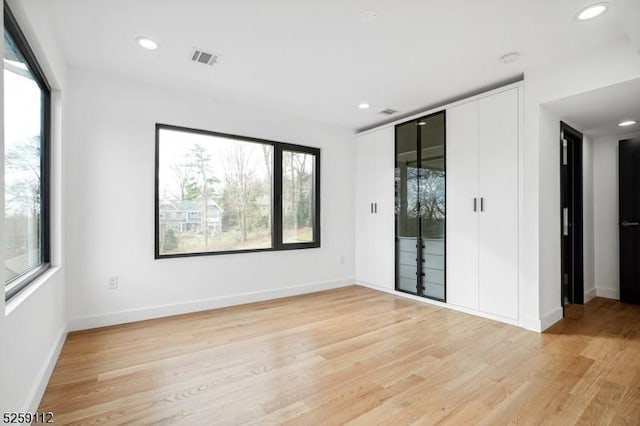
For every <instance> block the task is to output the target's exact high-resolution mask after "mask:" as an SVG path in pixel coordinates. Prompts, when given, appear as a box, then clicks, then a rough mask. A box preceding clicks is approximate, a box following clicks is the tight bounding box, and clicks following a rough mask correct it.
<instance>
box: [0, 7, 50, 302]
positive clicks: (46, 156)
mask: <svg viewBox="0 0 640 426" xmlns="http://www.w3.org/2000/svg"><path fill="white" fill-rule="evenodd" d="M3 4H4V31H7V32H8V33H9V35H10V36H11V38H12V39H13V41H14V43H15V44H16V47H17V48H18V50H19V51H20V53H21V54H22V56H23V57H24V59H25V61H26V62H27V66H28V67H29V71H30V72H31V74H32V75H33V77H34V79H35V82H36V83H37V84H38V87H39V88H40V90H41V93H42V111H41V120H40V122H41V132H40V170H41V174H40V221H41V224H40V226H41V234H40V250H41V251H40V255H41V259H40V264H39V265H38V266H36V267H34V268H31V269H29V270H27V271H25V272H23V273H22V274H21V275H19V276H17V277H15V278H14V279H12V280H11V281H8V282H5V283H4V289H5V301H8V300H9V299H11V298H12V297H14V296H15V295H16V294H18V293H19V292H20V291H21V290H23V289H24V288H26V287H27V286H28V285H29V284H30V283H32V282H33V281H34V280H36V279H37V278H38V277H40V276H41V275H42V274H43V273H44V272H45V271H46V270H48V269H49V268H50V267H51V263H50V256H51V188H50V184H51V86H50V85H49V82H48V81H47V78H46V76H45V74H44V72H43V71H42V68H41V67H40V64H39V62H38V59H37V58H36V55H35V53H34V52H33V50H32V49H31V46H30V45H29V42H28V41H27V38H26V37H25V35H24V33H23V32H22V29H21V28H20V24H19V23H18V21H17V19H16V17H15V15H14V14H13V12H11V9H10V8H9V5H8V4H7V2H6V1H5V2H3ZM3 37H4V35H3ZM3 78H4V77H3ZM3 209H4V206H3ZM5 261H6V259H5Z"/></svg>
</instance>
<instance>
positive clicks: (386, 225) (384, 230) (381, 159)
mask: <svg viewBox="0 0 640 426" xmlns="http://www.w3.org/2000/svg"><path fill="white" fill-rule="evenodd" d="M374 143H375V167H374V169H375V172H374V173H375V178H374V188H373V193H374V197H373V201H374V203H375V213H374V215H373V217H374V220H373V226H374V228H375V229H374V235H375V241H374V242H373V244H374V246H375V252H376V254H375V267H376V278H375V280H376V282H375V285H377V286H379V287H384V288H387V289H393V288H395V225H394V221H395V211H394V204H395V180H394V176H395V128H394V127H388V128H386V129H382V130H380V131H378V132H376V133H374Z"/></svg>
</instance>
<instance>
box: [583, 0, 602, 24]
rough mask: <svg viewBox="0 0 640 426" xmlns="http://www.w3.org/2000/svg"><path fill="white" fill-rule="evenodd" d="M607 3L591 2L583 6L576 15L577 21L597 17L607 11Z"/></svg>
mask: <svg viewBox="0 0 640 426" xmlns="http://www.w3.org/2000/svg"><path fill="white" fill-rule="evenodd" d="M607 7H608V4H607V3H606V2H602V3H596V4H592V5H590V6H587V7H585V8H584V9H582V10H581V11H580V12H578V14H577V15H576V19H577V20H578V21H588V20H590V19H593V18H597V17H598V16H600V15H602V14H603V13H604V12H606V11H607Z"/></svg>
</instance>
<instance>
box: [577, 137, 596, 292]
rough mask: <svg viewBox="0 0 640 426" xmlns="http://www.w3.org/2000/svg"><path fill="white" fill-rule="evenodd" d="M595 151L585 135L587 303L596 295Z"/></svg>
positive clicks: (583, 225)
mask: <svg viewBox="0 0 640 426" xmlns="http://www.w3.org/2000/svg"><path fill="white" fill-rule="evenodd" d="M574 128H575V127H574ZM593 149H594V148H593V139H592V138H591V137H589V136H588V135H584V137H583V140H582V235H583V237H582V246H583V262H584V302H585V303H586V302H588V301H589V300H591V299H593V297H594V296H595V295H596V283H595V245H594V244H595V236H594V232H595V228H594V214H595V213H594V202H593V199H594V189H593V182H594V181H593Z"/></svg>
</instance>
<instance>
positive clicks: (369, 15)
mask: <svg viewBox="0 0 640 426" xmlns="http://www.w3.org/2000/svg"><path fill="white" fill-rule="evenodd" d="M377 18H378V12H376V11H375V10H373V9H370V10H365V11H364V12H361V13H360V20H361V21H362V22H371V21H375V20H376V19H377Z"/></svg>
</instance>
